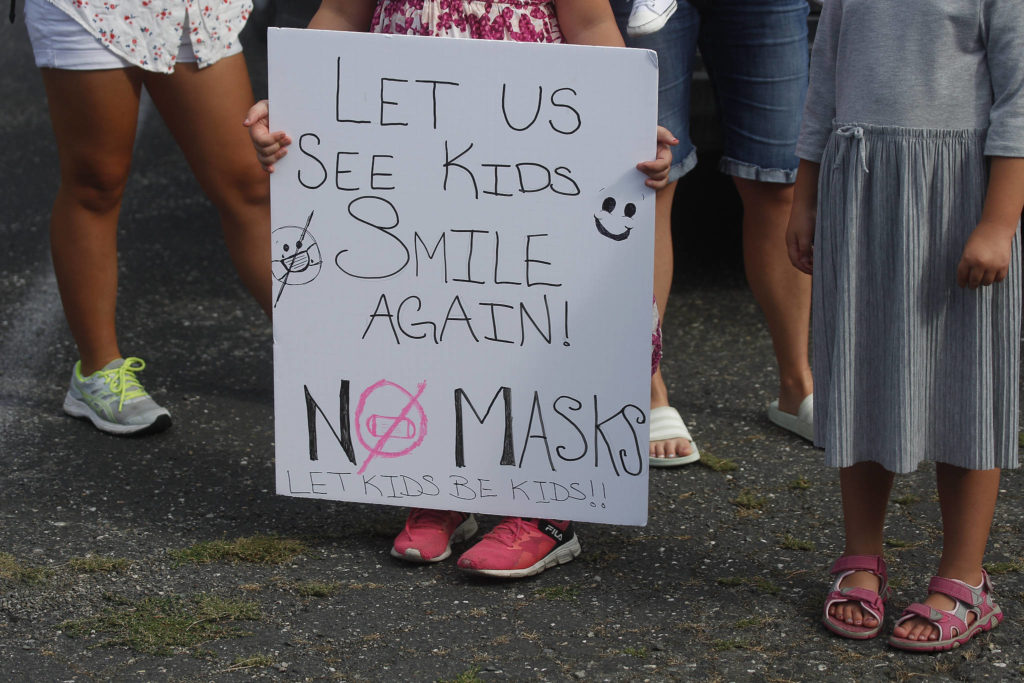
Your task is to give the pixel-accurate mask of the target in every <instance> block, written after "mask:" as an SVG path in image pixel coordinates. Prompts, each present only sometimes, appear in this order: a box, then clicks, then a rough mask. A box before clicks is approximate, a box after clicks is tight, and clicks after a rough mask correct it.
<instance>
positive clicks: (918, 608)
mask: <svg viewBox="0 0 1024 683" xmlns="http://www.w3.org/2000/svg"><path fill="white" fill-rule="evenodd" d="M961 614H963V616H960V615H961ZM914 617H921V618H922V619H924V620H925V621H927V622H929V623H931V624H932V626H934V627H935V628H937V629H938V630H939V635H938V642H946V641H949V640H950V639H951V638H956V637H958V636H962V635H964V634H965V633H967V631H968V630H969V628H970V627H969V626H968V625H967V619H966V617H967V612H966V610H964V609H963V608H962V607H961V608H960V609H958V610H956V611H954V612H947V611H946V610H940V609H935V608H934V607H930V606H928V605H925V604H923V603H920V602H915V603H913V604H911V605H909V606H907V608H906V609H905V610H903V614H901V615H900V618H899V619H897V620H896V625H897V626H898V625H900V624H902V623H903V622H905V621H907V620H909V619H913V618H914Z"/></svg>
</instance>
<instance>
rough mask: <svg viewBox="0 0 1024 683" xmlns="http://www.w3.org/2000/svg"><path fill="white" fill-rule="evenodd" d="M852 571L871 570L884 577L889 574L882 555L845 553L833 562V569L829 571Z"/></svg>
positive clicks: (832, 572)
mask: <svg viewBox="0 0 1024 683" xmlns="http://www.w3.org/2000/svg"><path fill="white" fill-rule="evenodd" d="M851 571H857V572H871V573H872V574H875V575H876V576H881V577H882V578H886V577H887V576H888V572H886V569H885V560H883V559H882V556H881V555H844V556H843V557H840V558H839V559H838V560H836V561H835V562H834V563H833V564H832V569H831V570H830V572H829V573H831V574H838V573H839V572H851Z"/></svg>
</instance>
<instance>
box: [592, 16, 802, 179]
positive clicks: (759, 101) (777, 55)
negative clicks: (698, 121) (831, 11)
mask: <svg viewBox="0 0 1024 683" xmlns="http://www.w3.org/2000/svg"><path fill="white" fill-rule="evenodd" d="M631 5H632V2H631V0H612V8H613V9H614V11H615V18H616V21H618V22H619V29H620V30H621V31H622V34H623V35H624V36H625V35H626V31H625V27H626V21H627V20H628V18H629V10H630V7H631ZM695 5H696V6H695ZM807 13H808V7H807V2H806V0H705V1H703V2H695V3H694V4H691V3H689V2H686V0H679V9H677V10H676V12H675V14H673V15H672V17H671V18H670V19H669V21H668V24H667V25H666V26H665V28H663V29H661V30H660V31H658V32H657V33H654V34H652V35H648V36H639V37H636V38H630V37H628V36H627V37H626V44H627V45H629V47H637V48H645V49H648V50H655V51H656V52H657V53H658V64H659V72H658V79H659V86H658V123H660V124H661V125H663V126H665V127H666V128H668V129H669V130H670V131H672V133H674V134H675V135H676V137H678V138H679V145H678V146H676V147H675V148H674V149H673V150H672V169H671V171H670V172H669V179H670V180H677V179H678V178H680V177H682V176H683V175H685V174H686V173H688V172H689V171H690V170H691V169H692V168H693V167H694V166H696V165H697V150H696V148H695V147H694V145H693V142H692V141H691V139H690V82H691V80H692V75H693V68H694V65H695V62H696V50H697V48H698V47H699V48H700V54H701V57H702V58H703V60H704V65H705V67H706V69H707V71H708V75H709V76H710V77H711V83H712V85H713V86H714V89H715V97H716V101H717V103H718V112H719V115H720V118H721V122H722V129H723V133H724V138H725V144H724V149H723V155H722V159H721V161H720V162H719V169H720V170H721V171H722V172H723V173H727V174H729V175H731V176H735V177H738V178H747V179H750V180H759V181H762V182H773V183H792V182H793V181H794V180H795V178H796V168H797V165H798V160H797V157H796V153H795V149H796V140H797V136H798V135H799V133H800V115H801V112H802V111H803V103H804V96H805V95H806V93H807V67H808V46H807Z"/></svg>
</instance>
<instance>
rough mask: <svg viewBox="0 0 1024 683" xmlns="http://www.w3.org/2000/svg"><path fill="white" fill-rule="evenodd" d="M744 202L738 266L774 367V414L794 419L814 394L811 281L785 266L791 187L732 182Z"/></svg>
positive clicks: (755, 182)
mask: <svg viewBox="0 0 1024 683" xmlns="http://www.w3.org/2000/svg"><path fill="white" fill-rule="evenodd" d="M733 181H734V183H735V184H736V189H737V190H739V193H740V198H741V199H742V200H743V262H744V266H745V267H746V273H747V281H748V282H749V283H750V289H751V291H752V292H753V294H754V298H755V299H756V300H757V303H758V305H759V306H760V307H761V311H762V312H763V313H764V317H765V321H766V322H767V324H768V333H769V334H770V335H771V338H772V347H773V348H774V350H775V360H776V362H777V363H778V366H779V409H780V410H782V411H784V412H787V413H794V414H795V413H796V412H797V409H798V408H799V407H800V402H801V401H803V399H804V397H806V396H807V395H808V394H810V393H812V391H813V380H812V379H811V366H810V363H809V362H808V357H807V343H808V336H809V334H810V329H809V328H810V319H811V278H810V277H809V276H807V275H805V274H804V273H801V272H800V271H798V270H797V269H796V268H794V267H793V265H792V264H791V263H790V262H789V256H788V253H787V251H786V226H787V224H788V222H789V210H790V207H791V206H792V204H793V186H792V185H784V184H780V183H762V182H758V181H754V180H746V179H743V178H733Z"/></svg>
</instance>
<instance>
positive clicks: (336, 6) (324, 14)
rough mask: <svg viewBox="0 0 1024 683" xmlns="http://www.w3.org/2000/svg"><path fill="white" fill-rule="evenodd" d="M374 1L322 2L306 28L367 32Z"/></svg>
mask: <svg viewBox="0 0 1024 683" xmlns="http://www.w3.org/2000/svg"><path fill="white" fill-rule="evenodd" d="M376 7H377V2H376V0H323V1H322V2H321V3H320V9H318V10H317V11H316V14H314V15H313V18H312V19H311V20H310V22H309V26H307V27H306V28H319V29H326V30H330V31H369V30H370V22H371V21H372V20H373V11H374V9H376Z"/></svg>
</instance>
